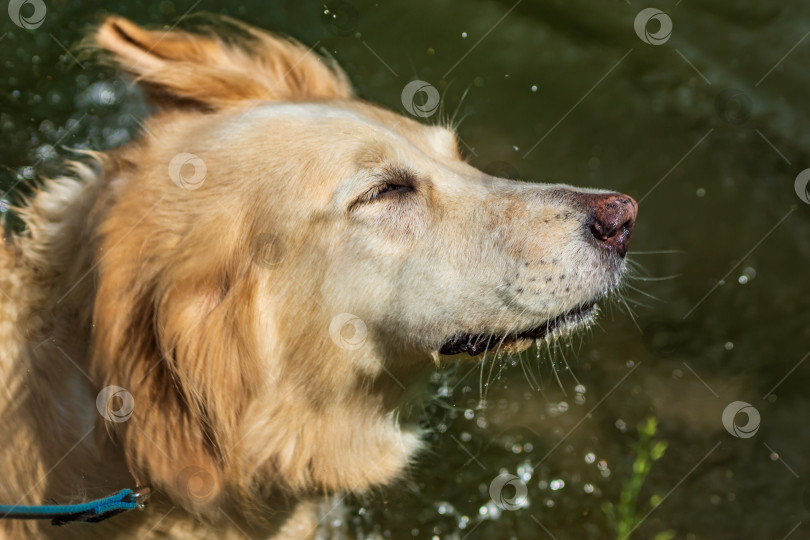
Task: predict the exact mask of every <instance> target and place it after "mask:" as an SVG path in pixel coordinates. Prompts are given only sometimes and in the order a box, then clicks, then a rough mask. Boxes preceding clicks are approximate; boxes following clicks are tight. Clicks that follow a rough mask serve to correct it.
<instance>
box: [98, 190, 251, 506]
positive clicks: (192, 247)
mask: <svg viewBox="0 0 810 540" xmlns="http://www.w3.org/2000/svg"><path fill="white" fill-rule="evenodd" d="M137 199H138V198H137V196H135V195H132V196H131V197H128V198H125V200H122V201H120V202H119V203H118V204H119V207H117V208H116V209H115V211H113V212H111V213H110V215H109V216H108V217H107V218H106V220H105V221H104V223H103V224H102V226H101V227H100V233H101V238H100V239H99V240H100V243H101V246H102V249H101V251H102V252H103V253H104V256H103V257H102V258H101V259H100V261H99V263H98V266H97V280H98V281H97V283H98V285H97V292H96V299H95V305H94V313H93V338H92V346H93V354H92V358H91V366H90V367H91V374H92V376H93V378H94V380H96V381H99V382H102V381H103V385H104V386H105V387H107V388H109V387H111V386H114V387H120V388H123V389H124V390H125V391H126V392H128V393H129V395H131V396H132V400H131V401H129V406H130V408H131V411H126V412H131V416H128V417H126V418H125V421H121V422H117V421H116V419H113V421H112V422H111V421H110V419H109V418H107V419H100V422H102V423H105V424H106V428H107V431H110V432H111V433H110V435H111V436H112V438H113V441H115V443H116V444H117V445H118V446H119V447H120V448H122V449H123V451H124V453H125V455H126V458H127V462H128V465H129V468H130V470H131V472H132V473H133V475H134V476H135V479H136V480H137V481H138V482H139V483H142V484H147V485H152V486H153V487H154V488H155V489H157V490H159V491H162V492H163V493H166V494H168V495H169V496H170V497H171V498H172V500H173V501H174V502H176V503H179V504H181V505H182V506H184V507H185V508H186V509H187V510H189V511H192V512H194V513H196V514H198V515H208V516H211V515H213V514H216V511H215V510H216V508H217V507H218V505H221V504H223V503H224V502H225V501H224V499H223V497H224V493H225V489H224V488H226V487H227V484H228V482H229V481H230V480H232V478H231V475H230V474H229V457H230V455H229V454H230V452H231V451H232V450H233V449H234V446H235V445H236V444H237V442H238V441H239V438H240V436H239V435H238V426H239V423H240V415H242V414H243V413H244V410H245V409H246V407H247V405H248V404H249V402H250V399H251V398H252V397H253V396H254V395H255V394H256V392H257V388H258V386H259V385H260V384H261V382H260V381H261V380H262V374H261V373H260V370H259V366H260V362H259V360H258V358H257V345H256V343H255V339H256V332H255V327H256V322H255V313H256V311H257V308H256V305H255V297H256V296H257V294H256V290H255V287H256V286H257V285H256V283H257V281H256V279H255V275H252V274H251V268H250V266H249V263H245V262H240V261H248V260H250V255H249V253H243V252H241V251H240V250H243V249H249V248H244V247H240V246H241V244H242V242H240V241H239V238H238V237H237V235H238V233H237V232H236V230H237V229H239V228H238V227H234V231H228V230H223V231H222V238H221V242H213V243H212V242H211V241H210V237H206V235H207V234H208V233H207V231H210V230H213V229H212V228H211V227H213V225H212V224H210V223H206V222H205V218H201V219H200V220H199V223H198V224H199V225H200V226H199V227H195V228H194V229H193V230H191V231H188V232H187V233H184V234H183V235H176V234H172V232H171V228H168V229H165V228H164V229H161V228H160V227H161V226H164V227H165V225H166V222H165V220H166V219H168V218H167V217H166V216H165V215H163V216H161V215H160V214H161V213H160V212H152V213H148V215H147V216H137V215H136V214H137V211H136V210H135V207H136V206H137ZM158 230H162V231H163V232H162V233H160V234H157V233H155V232H154V231H158ZM240 230H241V229H240ZM146 254H148V255H146ZM119 395H120V393H119ZM112 397H114V396H113V394H110V400H109V401H113V402H114V401H115V400H113V399H112ZM107 406H108V407H110V408H112V409H116V408H119V409H120V408H121V405H120V403H108V404H107ZM119 416H120V415H119ZM100 432H101V433H103V432H104V429H102V430H101V431H100Z"/></svg>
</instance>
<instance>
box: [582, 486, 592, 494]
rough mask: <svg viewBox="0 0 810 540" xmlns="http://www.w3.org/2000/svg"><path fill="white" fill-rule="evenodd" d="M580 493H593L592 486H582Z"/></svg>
mask: <svg viewBox="0 0 810 540" xmlns="http://www.w3.org/2000/svg"><path fill="white" fill-rule="evenodd" d="M582 491H584V492H585V493H593V484H585V485H584V486H582Z"/></svg>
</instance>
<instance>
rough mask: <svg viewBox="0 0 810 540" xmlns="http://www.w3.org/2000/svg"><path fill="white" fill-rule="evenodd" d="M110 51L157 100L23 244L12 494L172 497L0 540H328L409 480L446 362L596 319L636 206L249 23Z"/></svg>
mask: <svg viewBox="0 0 810 540" xmlns="http://www.w3.org/2000/svg"><path fill="white" fill-rule="evenodd" d="M227 26H228V27H229V28H230V30H229V31H228V32H225V33H218V32H217V31H213V30H210V29H209V30H205V31H202V32H200V33H186V32H182V31H178V30H172V31H168V32H160V31H150V30H147V29H144V28H141V27H139V26H137V25H136V24H134V23H132V22H130V21H128V20H125V19H123V18H119V17H109V18H106V19H105V20H104V21H103V22H102V23H101V24H100V26H99V27H98V28H97V30H96V31H95V33H94V35H93V36H92V38H91V40H92V43H93V46H94V47H96V48H98V49H99V50H101V51H104V53H105V58H107V59H108V60H109V61H112V62H113V63H115V65H117V66H118V67H119V68H120V69H121V70H122V71H124V72H126V73H128V74H130V75H131V76H133V77H134V78H135V80H136V82H137V84H139V85H140V86H141V87H142V88H143V90H144V92H145V95H146V96H147V98H148V99H149V100H150V101H151V103H152V104H153V105H154V106H155V113H154V115H153V116H151V118H150V119H149V120H148V121H147V122H146V124H145V126H144V129H143V133H142V135H141V136H140V137H139V138H138V139H137V140H135V141H133V142H131V143H129V144H127V145H125V146H123V147H121V148H118V149H115V150H112V151H109V152H106V153H97V152H87V155H86V156H84V157H82V158H80V159H78V160H77V161H75V162H72V163H71V164H70V168H71V169H70V173H69V174H67V175H66V176H64V177H61V178H54V179H49V180H44V181H43V182H42V183H41V185H40V186H39V187H38V188H37V189H36V191H35V193H34V194H33V195H32V196H31V197H30V198H28V199H27V200H26V201H24V203H23V204H21V205H20V207H19V208H17V212H18V214H19V215H20V217H21V218H22V220H23V221H24V224H25V227H24V230H23V231H22V232H21V233H18V234H14V233H12V232H10V231H6V237H7V238H8V240H7V241H6V242H5V244H4V245H3V247H2V254H0V258H1V259H2V264H3V272H2V274H0V289H2V292H3V299H2V315H1V316H0V322H1V324H0V342H1V343H2V350H3V355H2V359H0V373H2V378H3V381H4V382H5V384H4V392H3V394H2V397H0V440H2V441H3V443H2V453H1V454H0V476H1V477H2V481H1V482H0V502H3V503H6V504H44V503H47V502H48V501H58V502H60V503H67V502H72V501H82V500H88V499H92V498H96V497H101V496H104V495H107V494H110V493H113V492H115V491H117V490H120V489H122V488H126V487H135V486H149V487H150V488H151V490H152V493H153V495H152V498H151V501H150V506H149V508H148V509H147V510H146V511H131V512H126V513H123V514H120V515H117V516H115V517H113V518H110V519H107V520H105V521H102V522H99V523H97V524H92V525H87V524H71V525H66V526H63V527H53V526H52V525H51V524H50V523H48V522H47V521H16V520H0V537H2V538H4V539H5V538H9V539H10V538H15V539H16V538H59V539H72V538H82V539H86V538H141V537H144V536H148V535H150V534H151V535H154V536H155V537H161V538H164V537H165V538H181V539H183V538H194V539H203V538H237V537H239V538H241V537H242V536H243V535H245V534H247V535H248V536H249V537H251V538H277V539H281V538H311V537H313V536H314V535H315V534H316V530H317V525H318V519H319V517H318V516H319V514H318V512H319V510H318V507H319V501H322V500H323V498H324V496H325V495H328V494H336V493H346V492H366V491H368V490H372V489H375V488H379V487H382V486H386V485H388V484H391V483H392V482H394V481H395V480H397V479H398V478H401V477H402V476H403V475H404V474H405V473H406V471H407V468H408V465H409V463H411V462H412V461H413V460H414V459H416V458H417V456H418V454H419V451H420V449H421V448H422V447H423V442H422V436H421V433H420V430H419V428H418V427H417V426H416V425H415V423H414V422H410V421H408V420H407V419H406V418H404V417H403V416H401V415H400V414H399V411H400V410H402V407H403V405H404V404H406V403H408V402H409V401H410V400H413V399H414V398H415V396H418V395H419V393H420V391H421V388H423V386H424V383H425V381H426V378H427V377H429V374H430V373H431V372H432V371H434V370H435V369H437V368H438V367H440V366H441V365H443V364H446V363H448V362H455V361H462V360H463V359H464V358H470V357H480V356H481V355H483V354H485V353H486V352H487V351H493V352H494V351H495V350H496V349H497V350H501V351H521V350H525V349H526V348H528V347H529V346H531V345H532V344H533V343H534V342H535V341H536V340H543V339H545V340H552V339H556V338H558V337H560V336H562V335H565V334H567V333H569V332H572V331H574V330H577V329H579V328H583V327H587V326H588V325H590V324H592V323H593V321H594V319H595V317H596V315H597V313H598V309H599V308H598V304H597V302H598V301H600V300H602V299H604V298H605V297H606V296H608V295H609V294H610V293H611V292H612V291H614V290H615V289H616V287H617V286H618V285H619V283H620V280H621V277H622V274H623V272H624V270H625V253H626V251H627V248H628V242H629V240H630V236H631V234H632V231H633V227H634V223H635V219H636V214H637V205H636V203H635V201H634V200H633V199H632V198H631V197H629V196H627V195H623V194H620V193H616V192H612V191H604V190H594V189H579V188H574V187H571V186H568V185H560V184H536V183H528V182H520V181H512V180H506V179H501V178H495V177H492V176H490V175H487V174H485V173H483V172H481V171H479V170H477V169H475V168H474V167H472V166H471V165H469V164H468V163H467V162H466V161H465V160H464V158H463V157H462V155H461V154H460V152H459V149H458V144H457V142H456V138H455V135H454V133H453V131H452V130H451V129H449V128H447V127H444V126H440V125H427V124H424V123H420V122H417V121H415V120H413V119H410V118H407V117H404V116H401V115H399V114H397V113H395V112H392V111H390V110H386V109H384V108H382V107H380V106H377V105H374V104H371V103H368V102H366V101H364V100H362V99H359V98H357V97H356V96H355V95H354V93H353V91H352V88H351V85H350V83H349V80H348V78H347V76H346V75H345V74H344V72H343V71H342V70H341V69H340V67H339V66H337V65H336V64H335V62H334V61H333V60H331V59H329V58H325V57H322V56H319V55H317V54H315V53H313V52H312V51H310V50H308V49H306V48H305V47H304V46H302V45H301V44H299V43H297V42H295V41H292V40H290V39H286V38H282V37H278V36H274V35H270V34H268V33H265V32H263V31H260V30H257V29H254V28H251V27H249V26H246V25H244V24H241V23H236V22H234V21H231V22H228V23H227Z"/></svg>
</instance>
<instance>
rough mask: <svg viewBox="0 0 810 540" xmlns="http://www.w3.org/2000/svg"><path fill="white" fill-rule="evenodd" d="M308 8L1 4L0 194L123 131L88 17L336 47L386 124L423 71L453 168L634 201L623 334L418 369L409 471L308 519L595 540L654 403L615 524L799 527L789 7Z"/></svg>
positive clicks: (802, 388) (804, 278) (787, 532)
mask: <svg viewBox="0 0 810 540" xmlns="http://www.w3.org/2000/svg"><path fill="white" fill-rule="evenodd" d="M326 4H327V8H328V11H329V13H328V14H324V11H325V9H324V3H323V2H294V1H287V2H260V1H252V2H240V1H229V2H221V1H208V0H202V1H200V2H197V3H196V4H195V3H194V2H191V1H189V2H181V1H174V2H173V1H168V0H167V1H163V2H132V1H128V2H115V3H110V2H78V1H72V2H67V1H57V0H45V5H46V7H47V15H46V17H45V19H44V21H43V23H42V25H41V26H39V27H38V28H36V29H31V30H25V29H23V28H19V27H18V26H16V25H14V24H12V23H11V21H10V18H8V17H6V14H5V13H0V35H2V36H3V37H2V39H0V65H2V74H0V84H1V85H2V92H0V131H2V139H1V140H2V145H0V162H1V163H2V164H3V167H0V185H1V186H2V188H3V191H4V192H6V191H8V190H10V189H11V188H12V187H13V189H11V192H10V193H8V194H6V198H7V199H12V200H14V199H15V198H16V197H18V196H19V195H20V194H23V193H25V192H26V190H27V189H29V188H30V186H31V183H32V180H33V178H34V176H35V173H37V174H48V173H52V172H54V171H56V170H58V167H59V164H60V162H61V160H62V159H63V157H64V156H66V155H68V153H67V151H66V148H110V147H114V146H118V145H120V144H123V143H125V142H126V141H127V140H130V139H131V138H133V137H135V136H137V134H138V131H139V127H138V123H137V119H138V118H139V117H141V116H143V115H144V114H146V108H145V107H144V105H143V103H142V102H141V101H140V100H139V96H138V94H137V92H135V91H133V90H131V89H130V88H129V87H128V86H127V84H126V82H125V81H124V80H122V79H119V78H117V77H115V76H114V74H113V73H112V72H111V71H109V70H107V69H104V68H99V67H97V66H94V65H92V63H91V61H90V60H89V59H87V58H85V57H82V56H76V58H74V57H72V56H71V55H69V54H67V53H66V51H65V49H63V47H65V48H67V49H69V50H71V51H74V48H73V47H75V45H76V44H77V41H78V40H79V39H80V38H81V36H82V35H83V32H85V31H86V30H87V29H88V28H90V27H92V25H93V24H94V22H96V21H97V20H98V19H99V17H100V16H101V15H102V14H103V13H105V12H113V13H118V14H121V15H124V16H127V17H130V18H132V19H134V20H136V21H137V22H140V23H148V24H152V25H171V24H173V23H174V22H175V21H177V20H178V19H179V18H180V17H181V16H182V15H183V14H184V13H185V12H186V11H188V10H191V11H193V12H200V11H207V12H216V13H224V14H228V15H232V16H235V17H237V18H241V19H243V20H245V21H247V22H250V23H252V24H256V25H258V26H261V27H264V28H267V29H271V30H275V31H279V32H284V33H288V34H291V35H293V36H295V37H297V38H299V39H300V40H302V41H303V42H304V43H306V44H308V45H314V44H316V43H317V44H318V47H322V48H324V49H325V50H328V51H329V52H330V53H331V54H333V55H334V56H335V57H336V58H337V59H338V60H339V61H340V63H341V64H342V65H343V66H344V67H345V69H346V70H347V72H348V73H349V75H350V76H351V78H352V80H353V81H354V84H355V86H356V88H357V90H358V93H359V94H360V95H361V96H363V97H365V98H368V99H371V100H374V101H377V102H381V103H383V104H385V105H387V106H389V107H391V108H393V109H395V110H398V111H401V112H403V113H405V109H404V107H403V105H402V102H401V92H402V89H403V87H404V86H405V84H407V83H408V82H409V81H410V80H411V79H413V78H418V79H421V80H424V81H427V82H429V83H430V84H433V85H435V86H436V88H438V89H439V90H440V92H441V93H442V106H443V107H444V109H445V110H446V111H453V110H456V109H458V117H466V118H465V120H464V121H463V123H462V124H461V127H460V128H459V135H460V137H461V139H462V141H463V143H464V146H465V151H466V152H467V155H468V157H469V159H470V161H471V162H472V163H473V164H475V165H477V166H479V167H481V168H484V169H486V170H489V171H490V172H495V173H497V174H501V175H508V176H517V177H520V178H524V179H531V180H537V181H564V182H567V183H572V184H576V185H582V186H598V187H606V188H614V189H616V190H619V191H623V192H625V193H628V194H630V195H632V196H634V197H635V198H636V199H637V200H639V201H640V212H639V220H638V224H637V227H636V231H635V236H634V240H633V243H632V245H631V253H630V255H629V258H630V260H632V261H634V262H635V263H637V264H638V265H639V266H640V268H641V270H639V271H638V273H637V274H638V275H639V277H640V278H645V279H638V280H636V281H632V282H630V284H631V285H632V286H633V287H635V288H636V289H638V290H632V289H631V290H629V292H628V303H629V305H630V307H632V309H633V311H634V312H635V323H634V322H633V320H632V318H631V317H630V316H629V315H628V314H627V312H626V311H627V308H626V307H624V306H614V307H613V309H611V308H608V309H606V316H605V317H604V318H603V320H602V324H601V326H600V327H599V328H598V329H596V330H595V331H594V332H593V334H592V336H590V337H588V338H587V339H585V340H584V342H583V343H582V345H581V346H579V341H578V340H577V341H575V343H574V345H575V347H573V349H576V350H572V348H568V349H565V350H563V351H562V353H564V357H565V359H566V360H567V361H568V363H569V364H570V367H571V369H570V370H569V369H567V368H566V366H565V364H564V363H563V360H562V359H563V356H562V355H561V354H560V353H559V352H558V353H557V354H556V356H555V358H556V359H557V360H556V362H557V366H556V367H557V370H556V371H557V373H558V375H559V383H558V381H557V379H556V377H555V375H554V371H552V368H551V366H550V362H549V360H548V359H547V358H545V357H543V358H542V359H540V360H538V359H537V358H536V357H535V355H534V352H533V351H532V352H531V353H529V354H528V355H524V358H523V363H524V366H525V368H524V367H521V365H520V363H515V365H513V366H512V365H509V364H510V363H512V362H513V360H510V359H504V360H503V364H504V365H505V366H506V367H505V369H504V370H502V371H501V370H500V369H499V368H498V367H495V369H494V370H492V371H491V372H490V365H492V364H487V365H485V366H484V370H483V372H482V371H481V370H480V369H479V368H478V366H474V365H472V364H464V365H461V366H459V367H458V369H457V370H456V371H454V372H451V373H447V374H445V375H444V376H442V377H439V378H437V380H436V381H434V382H435V384H434V394H435V398H434V399H432V400H431V401H430V402H429V403H428V405H427V406H426V411H427V414H426V419H425V424H426V426H430V427H431V428H432V429H431V434H430V435H429V437H428V438H429V440H430V444H431V450H430V451H429V452H427V453H426V454H425V455H424V456H423V457H422V458H421V459H420V461H419V463H418V464H417V465H416V466H415V467H414V469H413V470H412V471H411V474H410V476H409V478H408V479H407V480H404V481H403V482H401V483H399V484H397V485H395V486H393V487H392V488H390V489H387V490H384V491H382V492H380V493H373V494H368V495H366V496H364V497H363V496H358V497H351V498H348V499H346V500H344V501H343V502H342V503H341V504H340V505H339V506H338V508H336V509H335V511H334V513H333V515H332V516H330V518H329V519H328V520H327V521H326V523H327V524H328V527H327V530H326V531H325V532H324V533H323V534H325V535H328V534H335V535H337V534H340V533H343V534H344V535H345V536H346V537H349V538H366V537H368V538H378V537H381V538H389V537H390V538H410V537H416V538H433V537H437V538H457V539H462V538H470V539H472V538H513V537H514V538H551V539H558V540H563V539H581V538H586V539H601V538H616V537H617V534H616V532H615V529H614V527H615V526H616V524H615V523H613V522H611V520H609V519H608V518H606V516H605V513H604V512H603V510H602V507H603V505H604V504H605V503H612V504H614V505H617V504H619V502H620V498H621V497H620V493H621V492H622V489H623V487H624V486H626V485H628V482H630V481H631V479H632V478H633V476H634V473H633V462H634V459H635V457H636V450H634V445H635V444H636V442H637V441H638V440H639V437H640V435H639V434H638V433H637V430H636V426H637V425H638V424H639V423H640V422H642V421H643V420H644V419H646V418H648V417H651V416H652V417H655V418H657V419H658V422H659V426H658V432H657V434H656V435H655V438H656V439H661V440H665V441H667V443H668V448H667V450H666V453H665V454H664V456H663V457H662V458H661V459H659V460H658V461H656V462H655V463H654V464H653V466H652V470H651V472H650V473H649V476H648V477H647V478H646V480H645V481H644V483H643V485H642V486H641V490H640V495H639V504H638V509H637V511H638V514H639V517H642V516H644V515H645V514H648V510H649V506H648V505H647V501H648V500H649V498H650V497H651V496H653V495H659V496H660V497H661V498H662V501H661V503H660V504H659V506H658V507H656V508H655V510H654V511H652V512H651V513H649V515H647V517H646V518H645V519H644V520H643V522H642V523H641V524H640V526H639V527H638V528H637V529H636V530H635V531H634V532H633V533H632V536H631V538H637V539H649V538H653V537H654V535H655V534H656V533H658V532H661V531H666V530H671V531H673V532H674V533H675V534H676V535H677V536H676V537H677V538H688V539H739V538H745V539H749V538H750V539H760V538H761V539H766V538H773V539H780V538H792V539H799V538H808V537H810V526H808V525H801V523H803V522H807V521H808V520H810V480H808V477H810V463H808V460H807V456H808V454H809V453H810V428H808V427H807V424H808V423H810V397H808V396H809V394H808V391H807V389H808V382H810V361H805V362H802V359H803V358H804V357H805V355H806V354H807V353H808V351H809V350H810V316H808V311H809V309H810V297H809V296H808V292H810V288H809V287H808V268H809V267H810V204H806V203H805V202H803V201H802V200H801V199H800V198H799V196H797V193H796V190H795V186H794V181H795V179H796V177H797V175H798V174H799V173H800V172H801V171H802V170H804V169H806V168H808V167H810V130H808V129H807V127H806V126H807V125H808V116H809V115H810V105H808V98H807V96H808V90H810V84H809V83H810V71H808V69H807V66H808V65H810V36H808V31H810V4H808V3H807V2H799V1H798V0H794V1H787V2H779V3H762V2H753V1H750V0H735V1H734V2H721V1H719V0H710V1H704V2H694V1H692V0H685V1H683V2H677V5H676V2H673V1H664V0H661V1H659V2H653V3H652V7H656V8H659V9H661V10H663V11H664V12H666V16H667V17H668V18H669V20H671V22H672V27H673V30H672V34H671V36H670V37H669V39H668V40H666V42H665V43H662V44H660V45H653V44H648V43H645V42H644V41H642V39H641V38H640V37H639V36H638V35H637V34H636V32H635V30H634V25H633V22H634V19H635V17H636V15H637V14H638V13H639V12H640V11H641V9H642V8H645V7H650V4H641V3H639V2H637V1H635V0H634V1H631V2H624V1H621V0H611V1H604V2H596V1H592V2H590V3H586V2H584V1H581V0H580V1H573V2H572V1H568V2H566V1H563V0H559V1H549V2H531V1H529V0H524V1H523V2H520V3H519V4H518V5H517V6H516V7H515V4H514V3H513V2H512V1H494V0H491V1H483V0H452V1H451V0H432V1H426V0H420V1H412V2H379V3H370V2H360V1H356V0H351V2H335V1H330V2H327V3H326ZM512 8H514V9H512ZM510 9H511V10H512V11H511V12H510ZM507 13H508V14H507ZM25 14H30V13H28V12H26V13H25ZM332 15H334V18H330V17H331V16H332ZM504 16H505V18H504ZM658 25H660V22H655V21H650V22H649V24H648V25H647V27H646V28H647V30H648V31H650V32H651V33H652V34H657V33H658V28H659V27H658ZM181 26H182V25H181ZM642 35H643V36H645V37H646V34H643V33H642ZM805 38H807V39H805ZM73 54H74V55H75V53H73ZM465 91H467V96H466V99H465V100H464V101H463V103H461V104H460V105H459V103H460V100H461V97H462V95H463V94H464V92H465ZM405 114H407V113H405ZM530 150H531V152H529V151H530ZM527 153H528V155H527ZM646 278H671V279H664V280H660V281H658V280H646ZM720 280H723V284H722V285H718V282H719V281H720ZM648 295H650V296H652V297H655V299H653V298H650V296H648ZM527 372H529V375H527ZM482 381H483V382H485V383H488V384H486V385H485V388H484V390H485V392H486V403H487V406H486V407H480V406H479V405H480V402H481V399H482V395H481V386H482ZM538 387H539V388H538ZM734 401H743V402H746V403H748V404H750V405H751V406H753V407H754V408H755V409H756V410H757V411H758V412H759V413H760V416H761V423H760V425H759V429H758V431H757V432H756V434H755V435H754V436H752V437H748V438H744V437H735V436H733V435H731V434H730V433H729V431H727V430H726V428H724V425H723V423H722V420H721V419H722V415H723V411H724V409H725V408H726V407H727V406H728V405H729V404H730V403H732V402H734ZM745 420H746V417H745V415H743V414H740V415H738V417H737V423H738V424H740V425H741V424H744V423H745ZM502 472H506V473H510V474H514V475H515V476H518V477H519V482H520V485H521V486H525V488H526V499H525V502H523V503H522V504H518V505H517V506H519V508H517V509H515V510H508V509H506V510H502V509H500V508H498V506H497V505H496V504H495V502H493V500H492V498H491V496H490V487H491V485H492V482H493V480H494V479H495V478H496V477H497V476H498V475H499V474H500V473H502ZM636 477H638V475H636ZM514 485H515V484H513V487H512V488H506V489H507V491H506V492H504V494H505V497H506V498H507V499H509V498H510V497H511V494H512V491H509V489H512V490H513V491H514ZM498 502H501V501H498ZM329 531H331V532H329Z"/></svg>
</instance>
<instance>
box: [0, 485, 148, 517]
mask: <svg viewBox="0 0 810 540" xmlns="http://www.w3.org/2000/svg"><path fill="white" fill-rule="evenodd" d="M149 495H150V490H149V488H148V487H142V488H137V489H135V490H132V489H122V490H121V491H119V492H118V493H114V494H113V495H110V496H109V497H104V498H103V499H96V500H95V501H90V502H86V503H81V504H60V505H43V506H20V505H16V504H15V505H10V504H0V519H50V520H51V523H52V524H53V525H64V524H65V523H70V522H72V521H84V522H86V523H96V522H98V521H103V520H105V519H107V518H109V517H112V516H114V515H116V514H120V513H122V512H126V511H128V510H133V509H135V508H144V507H145V506H146V501H147V499H149Z"/></svg>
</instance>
